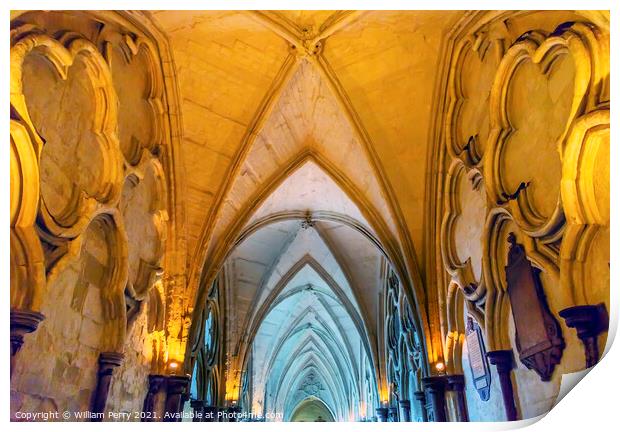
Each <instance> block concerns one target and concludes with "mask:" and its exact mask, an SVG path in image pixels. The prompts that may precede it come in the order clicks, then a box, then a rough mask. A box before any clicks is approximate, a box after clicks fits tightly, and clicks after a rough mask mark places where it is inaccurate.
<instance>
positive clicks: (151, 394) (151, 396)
mask: <svg viewBox="0 0 620 432" xmlns="http://www.w3.org/2000/svg"><path fill="white" fill-rule="evenodd" d="M165 383H166V377H164V376H163V375H149V389H148V391H147V393H146V397H145V398H144V405H143V407H142V413H143V415H144V417H143V418H142V419H141V420H142V421H143V422H152V421H155V420H156V418H155V415H156V414H157V413H156V409H155V399H156V397H157V393H159V392H160V391H161V390H163V389H164V385H165Z"/></svg>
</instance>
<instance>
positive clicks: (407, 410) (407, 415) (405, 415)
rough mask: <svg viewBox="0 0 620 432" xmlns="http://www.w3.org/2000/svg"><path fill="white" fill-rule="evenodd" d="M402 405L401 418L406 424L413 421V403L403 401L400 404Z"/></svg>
mask: <svg viewBox="0 0 620 432" xmlns="http://www.w3.org/2000/svg"><path fill="white" fill-rule="evenodd" d="M399 405H400V413H401V415H400V418H401V419H402V420H403V421H404V422H410V421H411V402H409V401H408V400H401V401H400V402H399Z"/></svg>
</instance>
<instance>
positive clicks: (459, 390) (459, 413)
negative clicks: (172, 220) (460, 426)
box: [446, 375, 469, 422]
mask: <svg viewBox="0 0 620 432" xmlns="http://www.w3.org/2000/svg"><path fill="white" fill-rule="evenodd" d="M446 379H447V382H448V391H451V392H454V395H455V396H456V417H457V418H456V420H457V421H459V422H468V421H469V413H468V411H467V399H465V376H464V375H447V376H446Z"/></svg>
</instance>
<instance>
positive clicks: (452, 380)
mask: <svg viewBox="0 0 620 432" xmlns="http://www.w3.org/2000/svg"><path fill="white" fill-rule="evenodd" d="M446 381H447V384H448V390H450V391H463V390H464V389H465V375H446Z"/></svg>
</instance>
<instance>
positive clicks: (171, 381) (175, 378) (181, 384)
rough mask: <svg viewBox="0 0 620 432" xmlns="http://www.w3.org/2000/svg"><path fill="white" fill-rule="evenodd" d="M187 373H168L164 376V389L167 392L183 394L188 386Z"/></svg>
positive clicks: (188, 378)
mask: <svg viewBox="0 0 620 432" xmlns="http://www.w3.org/2000/svg"><path fill="white" fill-rule="evenodd" d="M189 381H190V376H189V375H169V376H167V377H166V390H167V392H168V394H183V393H185V392H186V391H187V389H188V386H189Z"/></svg>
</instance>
